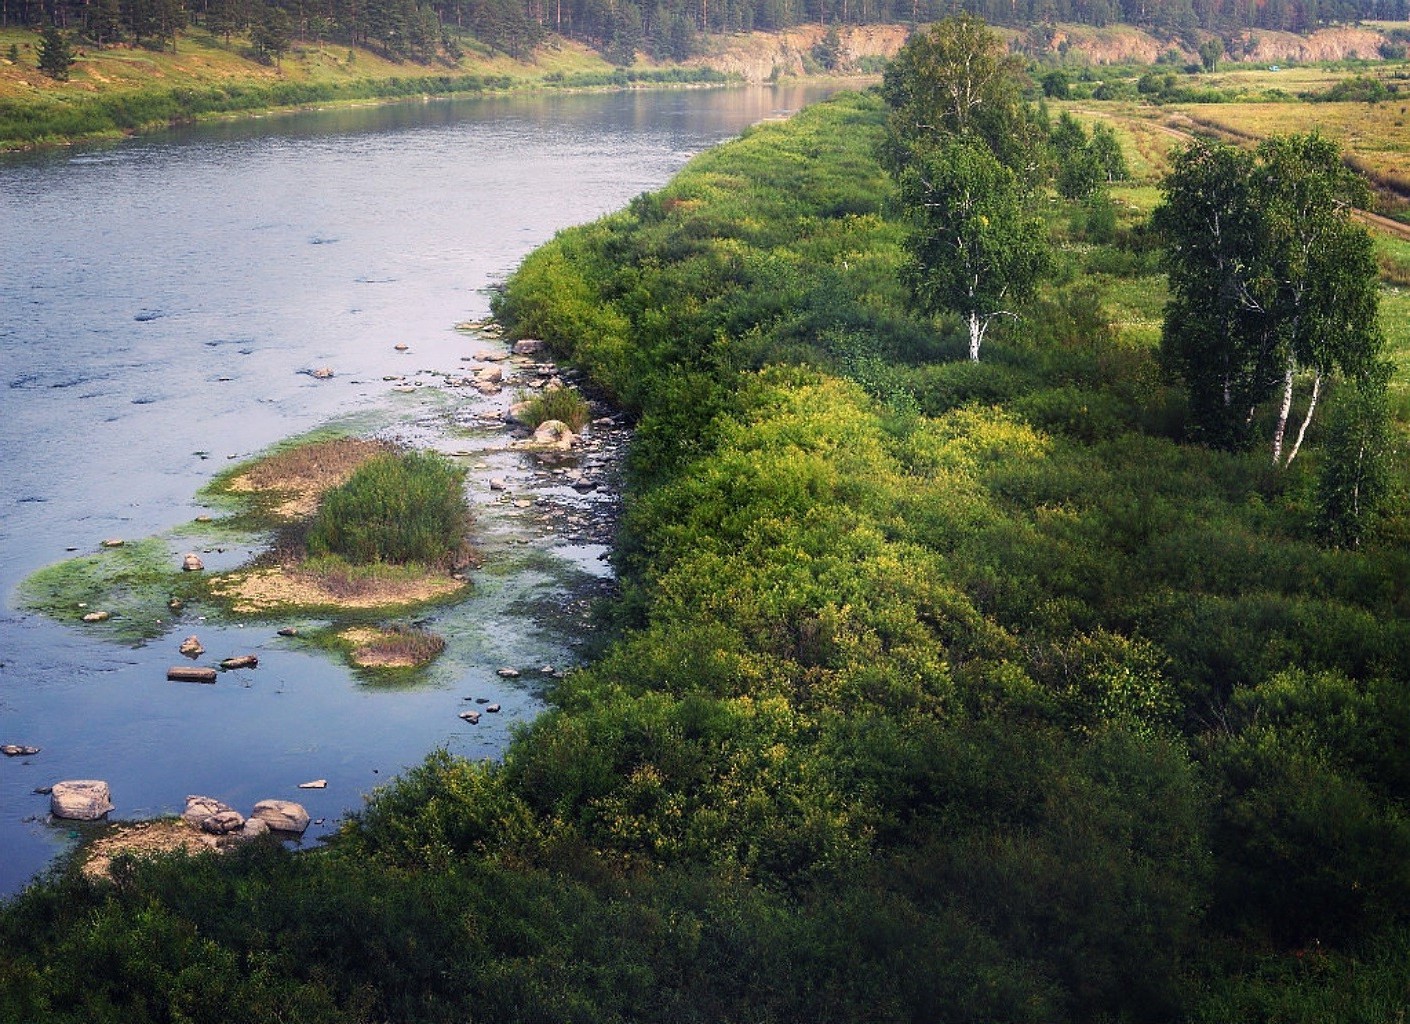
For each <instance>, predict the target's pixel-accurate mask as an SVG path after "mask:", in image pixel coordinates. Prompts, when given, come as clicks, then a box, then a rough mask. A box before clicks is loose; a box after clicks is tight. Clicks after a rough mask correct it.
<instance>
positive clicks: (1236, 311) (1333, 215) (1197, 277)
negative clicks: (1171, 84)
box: [1155, 133, 1382, 466]
mask: <svg viewBox="0 0 1410 1024" xmlns="http://www.w3.org/2000/svg"><path fill="white" fill-rule="evenodd" d="M1162 189H1163V191H1164V193H1165V196H1164V201H1163V202H1162V204H1161V206H1160V207H1159V208H1158V209H1157V210H1156V213H1155V225H1156V227H1157V229H1158V230H1159V231H1160V233H1161V235H1162V236H1163V238H1164V244H1165V262H1166V268H1167V270H1168V271H1169V274H1170V300H1169V303H1168V304H1167V306H1166V316H1165V325H1164V330H1163V335H1162V340H1161V348H1162V354H1163V356H1164V358H1165V360H1166V362H1167V365H1169V366H1170V367H1171V368H1172V369H1174V370H1175V371H1176V372H1177V373H1178V374H1179V376H1180V377H1182V378H1183V380H1184V382H1185V384H1186V387H1187V388H1188V390H1189V396H1190V409H1191V416H1192V420H1193V423H1192V426H1193V428H1194V432H1195V433H1196V435H1197V436H1199V437H1200V438H1201V439H1203V440H1205V441H1206V442H1208V443H1210V444H1212V445H1215V446H1217V447H1223V448H1231V449H1236V448H1241V447H1245V446H1247V445H1248V444H1250V443H1252V441H1253V437H1254V426H1255V421H1256V417H1257V414H1258V411H1259V408H1260V407H1261V406H1263V404H1264V403H1265V402H1268V401H1270V400H1274V399H1276V400H1277V401H1278V406H1277V412H1276V415H1275V417H1274V423H1273V427H1272V433H1271V438H1270V439H1269V442H1270V445H1271V450H1272V458H1273V462H1274V463H1275V464H1276V465H1279V466H1287V465H1289V464H1291V463H1292V461H1293V460H1294V459H1295V458H1296V457H1297V455H1298V452H1299V451H1301V449H1302V445H1303V442H1304V440H1305V439H1306V437H1307V431H1308V427H1309V426H1310V424H1311V423H1312V420H1313V416H1314V414H1315V413H1316V411H1317V407H1318V403H1319V400H1320V398H1321V396H1322V393H1323V391H1324V388H1325V385H1326V384H1327V382H1328V380H1329V378H1330V377H1331V376H1332V375H1335V374H1340V375H1343V376H1346V377H1349V378H1360V377H1362V376H1364V375H1366V374H1367V373H1369V372H1371V370H1372V368H1373V366H1374V365H1375V363H1376V359H1377V356H1378V353H1379V351H1380V348H1381V343H1382V342H1381V335H1380V332H1379V328H1378V324H1377V301H1378V297H1377V292H1376V263H1375V258H1374V255H1373V253H1372V250H1371V241H1370V238H1369V236H1368V235H1367V233H1366V231H1365V229H1364V228H1362V227H1361V226H1360V225H1358V224H1356V223H1355V222H1354V221H1353V220H1352V219H1351V212H1352V210H1353V209H1355V208H1356V207H1357V206H1359V205H1364V204H1365V203H1366V202H1367V198H1368V194H1367V187H1366V184H1365V182H1364V181H1362V180H1361V178H1360V177H1358V176H1357V175H1356V174H1355V173H1354V172H1352V171H1350V170H1349V169H1347V168H1346V167H1345V166H1344V165H1343V164H1342V162H1341V154H1340V152H1339V150H1338V149H1337V147H1336V145H1335V144H1334V143H1332V142H1330V141H1328V140H1326V139H1324V138H1322V137H1321V136H1319V135H1317V134H1315V133H1314V134H1310V135H1292V136H1286V137H1275V138H1272V139H1269V140H1267V141H1266V142H1264V143H1262V144H1261V145H1260V146H1259V147H1258V149H1257V151H1255V152H1246V151H1241V150H1236V149H1234V148H1232V147H1230V146H1227V145H1223V144H1219V143H1207V142H1197V143H1195V144H1194V145H1193V146H1191V147H1190V148H1189V149H1187V150H1185V151H1184V152H1183V153H1181V154H1180V155H1179V156H1178V157H1177V159H1176V162H1175V167H1174V170H1173V171H1172V172H1171V174H1170V175H1169V177H1168V178H1167V179H1166V180H1165V182H1164V183H1163V185H1162ZM1299 388H1301V389H1302V392H1303V396H1304V397H1300V396H1299ZM1299 406H1300V422H1298V424H1297V427H1296V431H1295V433H1293V434H1292V437H1291V443H1289V440H1290V439H1289V431H1290V429H1291V428H1292V426H1293V422H1294V418H1295V417H1294V411H1295V410H1296V409H1298V407H1299Z"/></svg>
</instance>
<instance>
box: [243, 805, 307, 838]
mask: <svg viewBox="0 0 1410 1024" xmlns="http://www.w3.org/2000/svg"><path fill="white" fill-rule="evenodd" d="M250 817H252V818H258V819H259V820H260V821H262V822H264V823H265V824H266V825H268V826H269V827H270V828H271V829H273V830H274V831H275V832H302V831H303V830H304V829H306V828H308V821H309V818H308V811H306V810H304V808H303V805H301V804H296V803H294V802H293V801H292V800H261V801H260V802H259V803H257V804H255V809H254V812H253V813H251V815H250Z"/></svg>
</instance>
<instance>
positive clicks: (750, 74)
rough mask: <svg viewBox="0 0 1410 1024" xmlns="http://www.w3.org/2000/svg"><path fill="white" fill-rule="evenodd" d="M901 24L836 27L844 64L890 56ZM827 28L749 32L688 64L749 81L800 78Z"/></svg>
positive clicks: (900, 39) (902, 34) (899, 40)
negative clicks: (809, 57) (809, 55)
mask: <svg viewBox="0 0 1410 1024" xmlns="http://www.w3.org/2000/svg"><path fill="white" fill-rule="evenodd" d="M908 32H909V29H907V28H906V27H905V26H904V25H840V26H838V27H837V34H838V38H839V41H840V42H841V44H842V56H843V61H844V63H845V64H850V65H855V64H856V63H857V61H859V60H860V59H861V58H863V57H891V56H894V55H895V53H896V51H897V50H899V49H900V48H901V46H902V44H903V43H905V41H906V36H907V34H908ZM826 33H827V28H826V27H825V26H822V25H800V26H798V27H797V28H791V29H787V30H785V31H782V32H767V33H766V32H751V33H746V34H740V35H732V36H725V37H723V38H719V39H716V40H713V41H712V43H713V45H712V52H710V53H708V54H705V55H704V56H701V57H696V58H695V59H693V60H691V61H690V62H689V63H690V64H692V65H695V66H699V67H709V68H714V69H715V70H717V71H723V72H725V73H726V74H734V75H739V76H740V77H742V78H743V79H744V80H745V81H748V82H765V81H768V80H769V79H770V78H772V77H774V76H776V75H803V74H805V73H806V69H805V68H804V66H803V57H804V55H805V54H807V53H809V52H810V51H811V50H812V48H813V47H814V46H815V45H816V44H817V43H818V42H820V41H821V40H822V38H823V36H824V35H825V34H826Z"/></svg>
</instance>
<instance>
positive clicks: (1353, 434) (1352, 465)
mask: <svg viewBox="0 0 1410 1024" xmlns="http://www.w3.org/2000/svg"><path fill="white" fill-rule="evenodd" d="M1389 370H1390V368H1389V367H1388V366H1381V367H1377V368H1376V369H1374V370H1372V371H1371V372H1369V373H1367V374H1365V375H1364V376H1362V377H1361V378H1359V379H1357V380H1354V381H1352V382H1350V383H1349V384H1347V385H1345V386H1344V387H1343V388H1342V389H1340V390H1341V392H1342V393H1341V394H1340V395H1339V396H1338V398H1339V400H1338V401H1337V403H1336V405H1335V406H1334V407H1333V414H1332V421H1331V423H1330V425H1329V426H1328V428H1327V439H1326V442H1325V444H1324V447H1323V454H1322V471H1321V475H1320V477H1319V478H1318V481H1317V525H1318V528H1319V529H1320V531H1321V533H1322V535H1323V536H1324V537H1325V538H1326V539H1327V540H1328V541H1329V542H1330V543H1332V544H1338V545H1344V546H1347V547H1355V546H1357V545H1358V544H1359V543H1360V542H1361V539H1362V537H1364V536H1365V534H1366V532H1367V530H1368V529H1369V528H1370V527H1371V525H1372V524H1373V523H1374V522H1375V517H1376V514H1377V512H1378V511H1379V507H1380V505H1381V504H1382V502H1383V501H1384V499H1385V497H1386V493H1387V490H1388V486H1389V483H1390V480H1389V472H1388V470H1389V454H1390V447H1391V444H1392V442H1391V434H1390V404H1389V401H1388V396H1387V392H1386V388H1387V384H1388V383H1389V380H1390V372H1389Z"/></svg>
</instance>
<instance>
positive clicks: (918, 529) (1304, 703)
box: [0, 96, 1410, 1024]
mask: <svg viewBox="0 0 1410 1024" xmlns="http://www.w3.org/2000/svg"><path fill="white" fill-rule="evenodd" d="M881 123H882V112H881V109H880V105H879V101H878V100H876V99H875V98H874V97H868V96H848V97H845V98H842V99H839V100H835V101H833V102H830V103H828V104H825V105H822V106H820V107H816V108H811V109H810V110H807V111H804V112H803V113H801V114H799V115H798V116H797V117H795V118H794V119H793V120H792V121H790V122H787V123H783V124H768V125H764V126H760V127H758V128H756V129H753V130H751V131H749V132H747V133H746V134H745V136H744V137H743V138H742V139H741V140H739V141H738V142H736V143H732V144H730V145H728V146H725V147H722V148H720V149H718V150H715V151H712V152H711V153H708V154H705V155H704V156H702V157H700V158H698V159H697V160H695V161H694V162H693V163H692V164H691V165H690V167H689V168H688V169H687V171H686V172H685V173H683V174H682V175H681V176H680V177H678V178H677V179H676V180H675V181H674V182H672V184H671V185H670V186H668V187H667V188H666V189H664V190H663V191H662V192H660V193H657V194H655V195H648V196H642V197H640V198H638V199H637V200H636V201H635V202H633V203H632V204H631V206H630V208H629V209H627V210H625V211H622V212H620V213H618V214H615V215H612V216H609V217H607V218H604V219H603V220H601V221H599V222H597V223H595V224H592V225H588V226H585V227H582V228H578V229H574V230H570V231H565V232H563V233H561V234H560V235H559V236H558V237H557V238H556V239H555V240H554V241H553V242H552V243H550V244H549V245H547V246H545V247H543V248H542V249H540V250H538V251H537V252H535V253H534V254H533V255H532V256H530V257H529V258H528V259H527V260H526V261H525V263H524V264H523V266H522V268H521V269H520V270H519V272H518V273H516V274H515V275H514V277H513V278H512V279H511V280H510V281H509V282H508V283H507V285H506V288H505V291H504V294H503V296H502V298H501V299H500V300H499V302H498V307H497V308H498V314H499V316H500V317H501V319H502V320H503V321H504V322H505V324H506V325H507V326H508V327H509V328H510V332H511V333H512V334H516V335H523V334H532V335H534V336H537V337H541V338H545V339H547V340H548V341H549V342H550V343H551V345H552V346H553V347H554V349H555V351H556V354H557V355H558V356H560V357H563V358H571V359H573V360H575V361H576V362H577V363H579V364H580V365H581V366H583V367H585V368H586V369H587V370H588V371H589V372H590V373H591V374H592V376H593V377H594V378H595V380H596V381H597V383H598V385H599V386H600V387H602V388H604V389H605V390H607V391H609V392H611V393H612V394H614V395H615V396H616V397H617V398H618V400H619V401H620V402H621V403H622V404H623V405H624V406H625V407H626V408H628V409H629V410H631V411H632V413H633V414H634V415H635V416H636V417H637V418H638V427H637V432H636V437H635V441H634V448H633V454H632V462H631V465H632V481H631V488H630V495H629V499H628V509H627V514H626V519H625V522H624V526H623V534H622V537H621V538H620V541H619V545H618V560H619V567H620V568H621V570H622V575H623V594H622V598H621V600H620V601H619V602H617V603H616V604H615V605H614V606H613V607H612V608H611V609H609V610H608V614H609V615H610V616H611V617H612V618H613V620H614V622H615V625H616V641H615V643H614V644H613V645H612V646H611V647H610V648H609V649H608V650H606V651H605V653H604V654H603V655H602V656H601V657H600V658H599V659H597V660H596V662H595V663H594V664H593V665H592V666H591V667H590V668H589V669H587V670H585V671H582V672H578V673H575V674H572V675H570V676H569V677H568V678H567V679H566V680H564V681H563V682H562V683H561V684H560V685H558V686H557V687H556V688H555V690H554V691H553V692H552V693H551V694H550V700H551V708H550V710H549V711H548V712H547V713H545V714H544V715H543V716H542V717H541V718H539V719H538V720H537V721H536V722H535V723H534V724H533V725H532V726H530V727H529V728H528V729H526V730H525V731H524V732H523V733H522V734H520V735H519V736H518V738H517V739H516V740H515V741H514V743H513V744H512V746H511V747H510V749H509V750H508V752H507V754H506V756H505V758H504V761H503V763H502V764H501V765H493V764H488V763H479V764H476V763H470V762H467V761H461V760H457V759H453V758H450V757H447V756H444V755H433V756H432V757H430V758H428V760H427V761H426V762H425V763H424V764H423V765H421V766H419V767H418V768H416V769H414V770H413V771H411V772H409V773H408V774H407V775H406V776H405V777H403V778H402V779H401V780H399V781H398V782H396V783H394V784H392V785H391V786H389V787H388V788H386V789H384V790H381V791H379V792H378V793H377V794H375V795H374V796H373V798H372V799H371V801H370V803H369V805H368V807H367V808H366V810H365V811H364V812H363V813H362V814H361V815H359V816H358V817H357V818H356V819H355V820H353V821H351V822H350V823H348V825H347V826H346V827H345V828H344V830H343V832H342V833H341V835H340V836H339V838H338V841H337V842H335V843H334V844H332V846H331V847H330V848H329V849H327V850H323V851H320V852H318V853H316V854H312V855H303V856H293V855H288V854H285V853H283V852H281V851H279V850H274V849H264V848H251V849H248V850H246V851H245V852H243V853H241V854H238V855H236V856H235V857H234V859H233V860H231V861H229V862H227V863H225V864H222V865H216V864H214V863H209V862H199V863H187V862H185V861H182V860H179V859H174V860H157V861H152V862H146V863H137V862H132V863H128V864H126V865H124V866H122V867H120V868H119V870H118V871H117V872H116V877H117V878H118V882H117V883H116V884H99V883H94V882H91V881H88V880H85V879H82V878H80V877H76V876H74V875H71V874H66V875H56V876H55V877H54V878H53V879H51V880H50V881H49V882H48V883H47V884H44V885H40V886H37V887H35V888H33V889H31V890H30V891H28V892H26V893H25V894H23V895H22V896H21V897H19V898H18V899H16V900H15V901H13V902H12V903H10V904H9V905H7V906H6V907H5V908H3V911H0V1000H5V1002H0V1016H7V1017H13V1018H15V1019H33V1020H69V1019H72V1020H79V1019H82V1020H94V1021H103V1020H122V1021H123V1022H124V1024H140V1022H142V1021H146V1020H159V1019H172V1018H176V1017H178V1016H180V1017H185V1018H188V1019H215V1018H216V1017H217V1015H218V1016H219V1019H222V1020H246V1019H248V1020H261V1019H269V1018H270V1017H272V1016H273V1012H274V1010H275V1009H278V1010H279V1011H281V1012H282V1013H284V1015H286V1016H296V1017H297V1018H298V1019H300V1020H302V1021H315V1022H316V1021H343V1020H368V1019H373V1020H384V1019H385V1020H398V1021H407V1022H412V1021H440V1020H449V1019H464V1018H469V1017H471V1016H472V1015H477V1016H479V1017H480V1018H482V1019H486V1020H506V1021H516V1020H523V1021H531V1020H549V1019H551V1020H564V1021H625V1020H631V1021H663V1022H664V1021H683V1020H702V1021H714V1020H720V1021H724V1020H741V1019H751V1020H759V1021H780V1022H782V1021H799V1020H824V1019H826V1020H837V1021H852V1020H856V1021H861V1020H866V1021H911V1020H928V1021H942V1022H943V1021H954V1022H956V1024H960V1022H973V1021H976V1020H1003V1021H1013V1022H1020V1021H1029V1022H1033V1024H1038V1022H1044V1024H1052V1022H1061V1021H1072V1022H1079V1021H1083V1022H1085V1021H1096V1020H1106V1021H1142V1022H1153V1021H1211V1022H1212V1021H1228V1020H1312V1019H1316V1020H1322V1021H1333V1022H1336V1021H1345V1022H1348V1024H1350V1022H1353V1021H1358V1022H1359V1021H1366V1020H1390V1019H1395V1017H1396V1014H1397V1013H1398V1012H1399V1011H1400V1010H1403V1009H1404V1007H1405V1006H1406V1005H1407V1003H1410V992H1407V990H1406V987H1405V986H1406V982H1405V979H1406V977H1407V970H1406V965H1407V961H1410V938H1408V936H1410V919H1408V918H1407V910H1406V908H1407V907H1410V872H1407V871H1406V869H1405V865H1407V864H1410V829H1407V828H1406V825H1405V822H1406V821H1407V820H1410V818H1407V814H1406V812H1407V807H1406V801H1407V797H1410V774H1407V765H1406V759H1405V756H1404V751H1405V750H1406V749H1407V743H1406V741H1407V739H1410V735H1407V734H1408V733H1410V720H1407V717H1406V713H1405V709H1406V708H1407V706H1410V701H1407V699H1406V697H1407V692H1406V691H1407V688H1410V676H1407V668H1406V666H1407V665H1410V659H1407V657H1406V654H1407V651H1410V615H1407V611H1410V592H1407V589H1406V587H1407V583H1406V581H1407V579H1410V561H1407V559H1408V558H1410V555H1407V550H1410V546H1407V544H1406V543H1405V540H1406V536H1407V528H1410V500H1407V495H1406V493H1405V486H1404V481H1405V480H1406V478H1407V465H1406V455H1405V452H1404V448H1403V446H1401V447H1400V448H1398V449H1397V451H1396V452H1395V453H1394V459H1395V466H1394V469H1395V474H1396V476H1395V479H1396V480H1397V485H1396V489H1395V493H1394V494H1393V495H1392V500H1391V501H1390V503H1389V505H1388V508H1387V510H1386V513H1385V515H1384V516H1383V517H1382V518H1381V519H1380V521H1379V522H1378V524H1377V525H1376V526H1375V528H1374V529H1373V530H1372V531H1371V533H1370V535H1369V536H1368V538H1367V540H1366V542H1365V544H1364V546H1363V547H1362V548H1361V549H1358V550H1351V551H1349V550H1338V549H1332V548H1328V547H1325V546H1323V545H1322V544H1321V543H1320V542H1319V540H1318V537H1317V534H1316V532H1315V529H1314V519H1315V517H1314V515H1313V509H1314V506H1313V503H1314V491H1315V486H1314V482H1315V473H1316V462H1317V459H1318V457H1319V456H1320V453H1319V451H1318V450H1317V448H1316V439H1313V442H1312V448H1311V450H1309V451H1308V452H1307V453H1306V455H1305V456H1304V459H1305V461H1299V463H1297V464H1296V466H1295V468H1294V469H1291V470H1288V471H1286V472H1281V473H1280V472H1277V471H1274V470H1273V469H1271V468H1270V467H1269V466H1268V465H1267V458H1266V455H1264V454H1263V453H1261V452H1260V453H1253V454H1247V455H1241V454H1229V453H1220V452H1213V451H1209V450H1206V449H1202V448H1198V447H1195V446H1191V445H1188V444H1186V443H1184V442H1183V441H1182V440H1181V438H1182V436H1183V433H1184V426H1185V411H1184V406H1183V400H1182V397H1181V395H1180V393H1179V391H1178V390H1177V389H1175V388H1174V387H1172V386H1171V385H1170V384H1169V383H1168V382H1167V381H1166V380H1165V378H1164V377H1163V376H1162V374H1161V373H1160V370H1159V367H1158V366H1157V364H1156V360H1155V356H1154V353H1153V351H1152V342H1153V336H1152V331H1151V328H1150V323H1151V322H1152V321H1153V320H1154V321H1157V322H1158V318H1159V316H1160V310H1161V306H1162V301H1163V291H1162V288H1163V282H1162V278H1161V277H1160V275H1159V274H1158V272H1157V270H1156V263H1155V261H1154V259H1153V258H1152V254H1151V244H1150V241H1149V239H1148V237H1147V235H1146V233H1145V231H1144V228H1143V226H1142V225H1143V222H1144V214H1143V212H1142V210H1143V208H1145V207H1148V205H1149V203H1148V202H1147V201H1146V200H1145V198H1144V196H1145V191H1143V190H1149V188H1150V186H1149V184H1143V185H1138V186H1136V187H1135V188H1133V190H1132V192H1131V194H1130V195H1129V196H1122V195H1121V194H1120V193H1118V196H1117V198H1118V200H1121V202H1119V204H1118V208H1119V210H1120V211H1121V212H1120V216H1119V218H1118V222H1117V224H1116V227H1115V230H1114V231H1113V232H1111V233H1110V235H1109V237H1106V238H1104V239H1101V240H1098V239H1097V238H1094V237H1091V236H1090V235H1089V234H1088V233H1087V229H1086V227H1085V226H1084V223H1083V221H1082V219H1081V218H1080V217H1079V216H1077V215H1076V211H1074V210H1072V209H1070V208H1067V207H1065V206H1063V205H1060V204H1057V203H1056V202H1054V203H1053V205H1052V207H1051V217H1050V220H1051V226H1052V230H1053V232H1054V236H1055V239H1056V240H1057V241H1058V242H1059V246H1058V249H1059V253H1060V258H1059V262H1060V266H1059V270H1058V273H1057V275H1056V277H1055V278H1054V280H1053V281H1051V282H1050V283H1049V285H1048V286H1047V288H1046V289H1045V291H1044V292H1043V294H1042V295H1041V296H1040V297H1039V299H1038V300H1037V301H1036V302H1035V303H1034V304H1033V305H1032V306H1031V307H1030V308H1028V309H1026V310H1025V311H1024V316H1023V318H1022V319H1021V320H1020V321H1019V322H1018V323H1017V324H1015V325H1006V326H1004V327H1002V328H999V327H996V328H995V329H994V331H993V332H992V333H991V336H990V339H989V341H987V342H986V349H985V361H984V362H983V363H981V364H977V365H976V364H972V363H969V362H968V361H967V360H965V359H964V358H963V354H964V343H965V338H964V333H963V330H962V328H961V325H960V324H958V323H956V322H953V321H952V320H950V319H947V318H941V319H940V320H938V321H934V322H932V321H928V320H921V319H918V318H917V317H915V316H914V315H913V314H912V313H911V312H910V309H909V303H908V298H907V296H906V294H905V292H904V289H903V287H902V286H901V284H900V283H899V282H900V279H901V274H900V266H901V261H902V247H901V239H902V229H901V227H900V225H899V224H898V222H897V221H896V220H895V219H894V214H893V209H892V192H891V186H890V183H889V179H887V178H886V176H885V175H884V174H883V173H882V171H881V170H880V168H879V167H878V165H877V163H876V160H875V157H874V146H875V143H876V141H877V139H878V137H879V133H880V131H881ZM1396 344H1397V345H1398V346H1399V349H1398V351H1397V353H1396V355H1398V356H1399V357H1400V358H1401V359H1402V360H1403V358H1404V354H1405V352H1404V349H1405V346H1406V344H1407V340H1406V339H1404V338H1403V337H1402V338H1401V340H1399V341H1397V343H1396ZM1399 383H1401V384H1402V385H1403V383H1404V382H1403V380H1401V381H1400V382H1399ZM1399 427H1400V428H1401V429H1402V431H1403V430H1404V428H1405V423H1404V422H1403V421H1402V422H1401V423H1400V424H1399ZM471 981H473V984H471V983H469V982H471ZM215 1006H218V1007H219V1010H218V1011H215V1012H212V1011H211V1010H209V1009H208V1008H210V1007H215Z"/></svg>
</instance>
